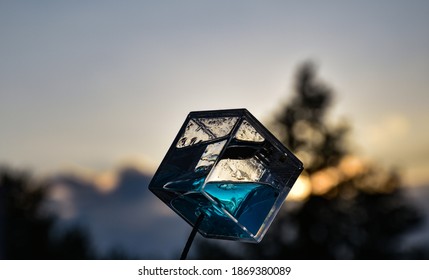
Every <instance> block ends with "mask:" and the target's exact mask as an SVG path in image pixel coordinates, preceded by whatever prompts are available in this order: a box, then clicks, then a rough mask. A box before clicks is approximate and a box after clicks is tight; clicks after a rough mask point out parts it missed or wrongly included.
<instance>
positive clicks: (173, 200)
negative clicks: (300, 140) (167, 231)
mask: <svg viewBox="0 0 429 280" xmlns="http://www.w3.org/2000/svg"><path fill="white" fill-rule="evenodd" d="M302 170H303V166H302V163H301V162H300V161H299V160H298V159H297V158H296V157H295V156H294V155H293V154H292V153H291V152H290V151H289V150H288V149H287V148H285V147H284V146H283V145H282V144H281V143H280V142H279V141H278V140H277V139H276V138H275V137H274V136H273V135H272V134H271V133H270V132H269V131H268V130H267V129H266V128H265V127H264V126H263V125H262V124H261V123H260V122H259V121H258V120H257V119H256V118H255V117H253V116H252V115H251V114H250V113H249V112H248V111H247V110H246V109H234V110H218V111H199V112H191V113H190V114H189V115H188V117H187V118H186V120H185V122H184V124H183V126H182V128H181V129H180V131H179V133H178V134H177V136H176V138H175V140H174V142H173V144H172V145H171V147H170V149H169V150H168V152H167V154H166V156H165V158H164V160H163V161H162V163H161V165H160V167H159V168H158V170H157V172H156V173H155V175H154V177H153V179H152V181H151V183H150V185H149V189H150V190H151V191H152V192H153V193H154V194H155V195H157V196H158V197H159V198H160V199H161V200H162V201H164V202H165V203H166V204H167V205H168V206H169V207H170V208H171V209H173V210H174V211H175V212H176V213H177V214H179V215H180V216H181V217H182V218H183V219H185V220H186V221H187V222H188V223H189V224H190V225H192V226H194V225H195V222H196V220H197V218H198V216H200V215H201V214H204V219H203V220H202V222H201V224H200V225H199V228H198V231H199V232H200V234H202V235H203V236H205V237H209V238H219V239H232V240H240V241H248V242H259V241H261V240H262V238H263V236H264V235H265V233H266V231H267V229H268V228H269V226H270V224H271V222H272V221H273V219H274V217H275V216H276V214H277V212H278V211H279V209H280V207H281V206H282V204H283V202H284V200H285V198H286V196H287V195H288V193H289V191H290V189H291V188H292V186H293V184H294V183H295V181H296V179H297V178H298V176H299V174H300V173H301V171H302Z"/></svg>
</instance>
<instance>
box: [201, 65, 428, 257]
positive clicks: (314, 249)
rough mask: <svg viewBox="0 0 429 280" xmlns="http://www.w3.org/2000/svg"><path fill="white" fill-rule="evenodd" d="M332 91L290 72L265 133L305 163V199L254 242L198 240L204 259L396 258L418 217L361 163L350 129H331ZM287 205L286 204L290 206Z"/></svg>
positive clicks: (373, 168)
mask: <svg viewBox="0 0 429 280" xmlns="http://www.w3.org/2000/svg"><path fill="white" fill-rule="evenodd" d="M333 98H334V94H333V91H332V90H331V89H330V88H329V87H328V86H326V85H325V84H323V83H322V82H320V81H318V80H317V78H316V68H315V66H314V64H312V63H311V62H307V63H304V64H303V65H302V66H301V67H300V68H299V69H298V72H297V79H296V88H295V92H294V95H293V98H292V99H291V100H290V102H288V104H286V105H285V106H284V108H283V109H282V110H281V112H280V113H278V114H277V115H276V117H275V121H274V122H273V123H272V124H271V128H272V130H273V132H275V134H276V135H278V137H279V139H280V140H281V141H282V142H283V143H284V144H285V145H286V146H287V147H288V148H290V149H291V150H292V151H294V152H295V153H296V154H297V156H298V157H299V158H300V159H301V160H302V161H303V162H304V167H305V172H304V173H303V174H302V175H301V176H302V178H304V179H306V181H307V182H309V183H308V184H309V186H308V187H310V194H309V195H308V197H307V198H306V199H305V201H302V202H300V203H297V204H296V205H295V204H294V206H295V207H289V208H288V207H283V211H281V212H280V213H279V214H278V216H277V217H276V219H275V221H274V223H273V224H272V225H271V228H270V229H269V231H268V233H267V235H266V236H265V237H264V239H263V241H262V242H261V243H260V244H246V243H243V244H235V245H236V246H238V247H239V248H238V249H237V248H235V247H234V248H235V249H234V250H233V251H232V250H227V249H224V248H222V247H221V246H219V244H218V243H217V242H213V241H202V242H200V243H199V247H198V258H204V259H211V258H214V259H220V258H225V259H230V258H245V259H398V258H414V257H416V255H415V254H413V252H404V251H401V250H400V246H398V245H399V242H400V240H401V237H402V236H403V235H404V234H405V233H406V232H408V231H409V230H411V229H413V228H414V227H415V226H417V225H419V223H420V221H421V217H420V215H419V213H418V212H417V210H416V209H414V208H413V207H412V206H411V205H410V203H409V201H407V200H406V199H405V197H404V195H403V189H402V188H401V187H400V186H401V185H400V183H401V182H400V176H399V175H398V174H397V173H396V172H394V171H391V170H386V169H384V168H382V167H380V166H377V165H375V164H370V163H365V162H364V161H362V160H360V159H359V158H358V157H357V156H356V155H354V154H353V152H352V151H351V149H350V148H349V145H348V144H349V142H348V137H349V131H350V126H349V124H347V123H345V122H339V123H338V124H330V123H328V121H327V114H328V112H329V109H330V108H331V106H332V101H333ZM289 204H292V203H289Z"/></svg>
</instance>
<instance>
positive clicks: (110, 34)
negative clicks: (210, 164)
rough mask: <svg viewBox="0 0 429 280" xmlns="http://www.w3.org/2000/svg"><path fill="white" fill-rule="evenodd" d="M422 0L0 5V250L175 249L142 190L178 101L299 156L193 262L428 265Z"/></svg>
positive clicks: (159, 254) (426, 34)
mask: <svg viewBox="0 0 429 280" xmlns="http://www.w3.org/2000/svg"><path fill="white" fill-rule="evenodd" d="M428 14H429V2H428V1H418V0H412V1H387V0H378V1H339V0H338V1H335V0H333V1H328V2H325V1H324V3H322V1H191V0H189V1H180V2H179V1H121V2H118V1H90V2H88V1H73V2H58V1H45V0H43V1H1V2H0V38H1V44H0V259H177V258H178V257H179V255H180V252H181V250H182V248H183V246H184V244H185V242H186V239H187V236H188V235H189V233H190V231H191V228H190V226H189V225H187V224H186V223H185V222H184V221H182V219H181V218H180V217H179V216H177V215H176V214H175V213H173V211H172V210H170V209H169V208H168V207H167V206H165V205H164V204H163V203H162V202H161V201H159V200H158V199H157V198H156V197H155V196H154V195H153V194H152V193H150V192H149V191H148V190H147V186H148V183H149V182H150V179H151V177H152V175H153V174H154V172H155V170H156V168H157V166H158V165H159V163H160V162H161V160H162V159H163V157H164V155H165V153H166V151H167V150H168V148H169V146H170V145H171V143H172V141H173V139H174V137H175V135H176V133H177V132H178V130H179V128H180V126H181V125H182V123H183V121H184V120H185V117H186V115H187V114H188V113H189V112H190V111H197V110H208V109H226V108H247V109H248V110H249V111H250V112H251V113H252V114H254V115H255V116H256V117H257V118H258V119H259V120H261V122H262V123H264V124H265V125H266V126H267V127H268V128H269V129H270V130H271V131H272V132H273V133H274V134H275V135H276V136H277V137H278V138H279V139H280V140H281V141H282V142H283V143H284V144H285V145H286V146H287V147H288V148H289V149H291V150H292V151H293V152H294V153H296V155H297V156H298V157H299V158H300V159H301V160H302V161H303V162H304V166H305V172H304V173H303V174H302V175H301V177H300V178H299V180H298V181H297V183H296V184H295V186H294V188H293V191H292V193H291V194H290V195H289V197H288V199H287V201H286V203H285V204H284V206H283V208H282V210H281V212H280V213H279V215H278V216H277V218H276V219H275V222H274V223H273V225H272V226H271V228H270V230H269V231H268V234H267V235H266V236H265V238H264V240H263V241H262V243H260V244H242V243H237V242H231V241H219V240H205V239H204V238H202V237H200V236H199V237H197V239H196V241H195V243H194V245H193V247H192V248H191V252H190V257H191V258H197V259H228V258H244V259H258V258H264V259H429V208H428V203H427V200H428V199H429V149H428V145H427V143H429V130H428V129H427V121H428V120H429V112H428V110H427V108H426V107H427V104H429V94H428V89H429V84H428V80H427V77H428V76H429V29H428V26H429V17H428V16H427V15H428Z"/></svg>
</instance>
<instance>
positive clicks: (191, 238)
mask: <svg viewBox="0 0 429 280" xmlns="http://www.w3.org/2000/svg"><path fill="white" fill-rule="evenodd" d="M204 216H205V215H204V213H201V214H200V215H199V216H198V218H197V221H196V222H195V225H194V228H193V229H192V231H191V234H190V235H189V238H188V241H187V242H186V245H185V248H183V251H182V255H181V256H180V259H181V260H186V257H187V256H188V252H189V249H190V248H191V245H192V242H193V241H194V238H195V235H196V234H197V231H198V228H199V226H200V224H201V222H202V221H203V220H204Z"/></svg>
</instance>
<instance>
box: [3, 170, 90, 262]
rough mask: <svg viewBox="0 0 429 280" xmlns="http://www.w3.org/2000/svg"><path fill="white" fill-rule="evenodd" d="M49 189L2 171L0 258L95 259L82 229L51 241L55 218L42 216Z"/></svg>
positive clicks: (25, 176)
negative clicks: (42, 208)
mask: <svg viewBox="0 0 429 280" xmlns="http://www.w3.org/2000/svg"><path fill="white" fill-rule="evenodd" d="M46 190H47V187H46V186H45V185H43V184H40V183H36V182H35V181H34V180H32V179H31V178H30V176H29V174H28V173H26V172H21V171H15V170H11V169H9V168H0V232H1V234H0V257H1V258H3V259H27V260H34V259H93V258H94V257H95V256H94V255H93V253H92V250H91V246H90V242H89V238H88V237H87V235H86V234H85V232H84V231H82V230H81V229H77V228H74V229H71V230H70V231H69V232H67V233H66V234H65V235H64V236H62V237H60V238H56V239H55V238H53V237H52V229H53V226H54V222H55V217H54V216H52V215H46V214H45V215H42V213H41V207H42V204H43V201H44V199H45V198H46Z"/></svg>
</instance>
